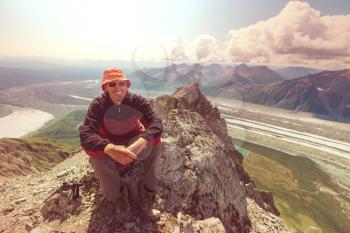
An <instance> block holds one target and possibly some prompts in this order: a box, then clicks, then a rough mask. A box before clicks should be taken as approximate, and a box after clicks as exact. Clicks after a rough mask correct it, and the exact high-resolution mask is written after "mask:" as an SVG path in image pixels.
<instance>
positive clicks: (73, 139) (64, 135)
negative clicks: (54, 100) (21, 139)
mask: <svg viewBox="0 0 350 233" xmlns="http://www.w3.org/2000/svg"><path fill="white" fill-rule="evenodd" d="M85 113H86V111H85V110H76V111H73V112H70V113H69V114H68V115H67V116H65V117H64V118H62V119H60V120H58V121H56V122H54V123H52V124H50V125H48V126H47V127H44V128H43V129H40V130H38V132H37V133H36V134H35V135H34V137H40V138H48V139H51V140H53V141H56V142H57V143H59V144H61V145H63V146H65V147H67V148H68V149H69V150H70V151H72V150H75V149H77V148H79V146H80V139H79V129H78V128H79V125H80V124H82V123H83V121H84V117H85ZM31 137H32V136H31Z"/></svg>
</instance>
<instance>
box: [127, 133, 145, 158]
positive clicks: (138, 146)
mask: <svg viewBox="0 0 350 233" xmlns="http://www.w3.org/2000/svg"><path fill="white" fill-rule="evenodd" d="M146 144H147V141H146V139H144V138H142V137H140V138H138V139H137V140H136V141H135V142H133V143H132V144H131V145H129V146H128V149H129V150H130V151H132V152H133V153H134V154H135V155H138V154H139V153H140V152H141V151H142V150H143V148H145V146H146Z"/></svg>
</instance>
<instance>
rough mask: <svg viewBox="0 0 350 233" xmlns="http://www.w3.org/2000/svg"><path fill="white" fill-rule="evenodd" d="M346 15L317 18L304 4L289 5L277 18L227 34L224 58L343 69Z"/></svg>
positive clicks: (347, 49)
mask: <svg viewBox="0 0 350 233" xmlns="http://www.w3.org/2000/svg"><path fill="white" fill-rule="evenodd" d="M349 41H350V15H334V16H328V15H326V16H321V13H320V12H319V11H317V10H315V9H313V8H312V7H311V6H310V5H309V4H308V3H306V2H300V1H290V2H288V3H287V5H286V6H285V7H284V8H283V9H282V11H281V12H280V14H278V15H277V16H275V17H273V18H270V19H268V20H266V21H260V22H258V23H256V24H254V25H251V26H249V27H246V28H241V29H238V30H231V31H230V32H229V42H228V45H227V48H226V55H227V56H228V58H229V60H230V61H233V62H241V61H244V62H251V63H270V64H275V65H296V64H297V65H308V66H324V65H327V66H334V67H335V66H346V64H348V61H349V58H350V46H349Z"/></svg>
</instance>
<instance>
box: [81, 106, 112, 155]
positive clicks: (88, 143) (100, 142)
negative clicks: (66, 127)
mask: <svg viewBox="0 0 350 233" xmlns="http://www.w3.org/2000/svg"><path fill="white" fill-rule="evenodd" d="M103 115H104V112H103V106H102V104H101V103H100V101H99V100H98V99H94V100H93V101H92V103H91V104H90V106H89V109H88V111H87V113H86V115H85V121H84V124H82V125H81V126H80V127H79V133H80V143H81V146H82V148H83V149H84V150H85V152H86V153H87V154H88V155H90V156H94V157H99V156H103V155H105V153H104V148H105V147H106V145H107V144H109V143H110V141H109V139H106V138H103V137H101V136H100V134H99V124H100V122H102V120H103Z"/></svg>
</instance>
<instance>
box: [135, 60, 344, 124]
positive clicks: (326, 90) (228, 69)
mask: <svg viewBox="0 0 350 233" xmlns="http://www.w3.org/2000/svg"><path fill="white" fill-rule="evenodd" d="M280 71H281V70H280ZM284 71H286V72H289V73H288V75H286V76H282V75H281V72H277V71H274V70H271V69H270V68H268V67H267V66H248V65H246V64H244V63H243V64H240V65H238V66H236V67H232V66H221V65H219V64H211V65H206V66H203V65H200V64H194V65H189V64H178V65H176V64H173V65H171V66H168V67H164V68H145V69H142V70H138V71H137V72H135V73H133V74H131V75H130V77H131V79H134V80H136V79H139V82H136V85H143V87H144V88H150V89H152V88H158V89H161V90H167V89H174V88H175V87H177V86H179V85H184V84H186V83H192V82H196V83H198V84H199V85H200V87H201V89H202V90H203V93H205V94H206V95H208V96H213V97H222V98H229V99H230V98H235V99H239V100H243V101H247V102H252V103H257V104H262V105H269V106H274V107H279V108H285V109H289V110H295V111H305V112H311V113H314V114H316V115H318V116H321V117H326V118H330V119H332V120H339V121H348V120H350V97H349V96H350V91H349V90H350V82H349V73H350V71H349V70H338V71H322V72H318V73H313V74H308V73H312V72H315V71H316V70H313V69H307V68H290V69H286V70H284ZM282 73H283V72H282ZM302 73H306V75H304V76H301V77H298V78H291V77H292V76H293V75H296V74H302ZM136 81H137V80H136Z"/></svg>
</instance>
